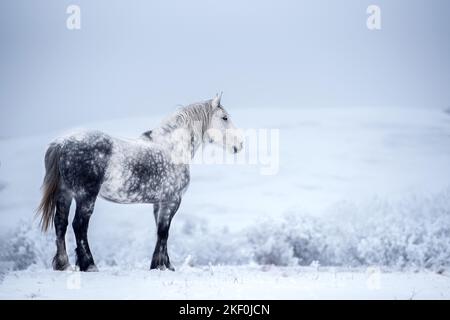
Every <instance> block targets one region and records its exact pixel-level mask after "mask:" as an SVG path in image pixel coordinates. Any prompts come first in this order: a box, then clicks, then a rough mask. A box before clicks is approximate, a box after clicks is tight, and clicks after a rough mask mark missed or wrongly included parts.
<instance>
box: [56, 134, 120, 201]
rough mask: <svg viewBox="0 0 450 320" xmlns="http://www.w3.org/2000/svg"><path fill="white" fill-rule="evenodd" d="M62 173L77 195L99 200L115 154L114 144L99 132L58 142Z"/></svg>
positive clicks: (68, 185)
mask: <svg viewBox="0 0 450 320" xmlns="http://www.w3.org/2000/svg"><path fill="white" fill-rule="evenodd" d="M59 143H60V145H61V151H60V163H59V167H60V173H61V177H62V180H63V183H64V186H65V187H66V188H68V189H69V190H70V191H72V192H74V193H75V194H77V193H78V194H81V195H83V194H87V195H89V194H92V195H93V196H96V195H97V194H98V192H99V190H100V187H101V184H102V181H103V179H104V176H105V172H106V169H107V167H108V163H109V160H110V158H111V156H112V152H113V143H114V140H113V138H111V137H110V136H109V135H107V134H105V133H103V132H100V131H84V132H80V133H76V134H72V135H68V136H65V137H64V138H61V139H59Z"/></svg>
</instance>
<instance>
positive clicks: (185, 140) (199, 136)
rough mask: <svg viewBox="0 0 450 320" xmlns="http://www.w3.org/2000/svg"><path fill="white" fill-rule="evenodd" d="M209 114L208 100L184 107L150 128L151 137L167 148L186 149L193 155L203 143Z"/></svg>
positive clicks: (209, 104) (209, 103)
mask: <svg viewBox="0 0 450 320" xmlns="http://www.w3.org/2000/svg"><path fill="white" fill-rule="evenodd" d="M210 114H211V102H210V101H208V102H205V103H202V104H193V105H190V106H188V107H185V108H184V109H182V110H180V111H179V112H178V113H175V114H173V115H172V116H170V117H169V118H168V119H166V120H165V121H164V122H163V123H162V124H161V125H160V126H159V127H157V128H155V129H154V130H152V133H151V136H152V139H153V140H154V142H157V143H161V144H162V145H165V146H167V147H168V148H169V149H170V148H171V149H177V150H184V149H186V150H187V149H188V150H189V152H190V153H191V156H192V157H193V156H194V154H195V152H196V151H197V150H198V148H199V147H200V145H201V144H202V143H203V134H204V132H205V131H206V129H207V127H208V126H209V121H210Z"/></svg>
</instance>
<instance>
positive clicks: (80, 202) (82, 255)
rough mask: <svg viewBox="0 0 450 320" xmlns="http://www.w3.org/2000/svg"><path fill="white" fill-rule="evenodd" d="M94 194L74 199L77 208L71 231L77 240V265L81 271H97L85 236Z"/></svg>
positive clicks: (92, 208)
mask: <svg viewBox="0 0 450 320" xmlns="http://www.w3.org/2000/svg"><path fill="white" fill-rule="evenodd" d="M95 200H96V196H86V197H82V198H78V199H76V203H77V209H76V211H75V217H74V219H73V222H72V227H73V231H74V232H75V238H76V240H77V248H76V250H75V253H76V255H77V263H76V264H77V266H79V267H80V270H81V271H98V269H97V267H96V266H95V263H94V258H93V257H92V254H91V250H90V249H89V243H88V238H87V231H88V227H89V219H90V218H91V215H92V213H93V212H94V205H95Z"/></svg>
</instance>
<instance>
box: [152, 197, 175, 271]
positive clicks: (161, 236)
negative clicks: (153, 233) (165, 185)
mask: <svg viewBox="0 0 450 320" xmlns="http://www.w3.org/2000/svg"><path fill="white" fill-rule="evenodd" d="M180 202H181V198H176V199H173V200H172V201H168V202H160V203H159V204H155V206H154V208H153V209H154V214H155V220H156V227H157V230H158V240H157V241H156V247H155V251H154V252H153V258H152V264H151V266H150V269H161V270H164V269H166V268H167V269H169V270H172V271H175V268H174V267H173V266H172V265H171V264H170V260H169V255H168V254H167V238H168V237H169V228H170V223H171V221H172V218H173V216H174V215H175V213H176V212H177V210H178V208H179V206H180Z"/></svg>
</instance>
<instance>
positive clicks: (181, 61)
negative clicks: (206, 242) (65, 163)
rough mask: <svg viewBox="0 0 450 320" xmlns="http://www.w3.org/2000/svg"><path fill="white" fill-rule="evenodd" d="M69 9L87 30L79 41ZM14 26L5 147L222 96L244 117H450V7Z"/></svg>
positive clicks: (191, 4) (442, 0)
mask: <svg viewBox="0 0 450 320" xmlns="http://www.w3.org/2000/svg"><path fill="white" fill-rule="evenodd" d="M69 4H77V5H79V6H80V8H81V30H72V31H71V30H68V29H67V28H66V19H67V17H68V15H67V14H66V8H67V6H68V5H69ZM370 4H377V5H379V6H380V8H381V14H382V29H381V30H379V31H370V30H368V29H367V27H366V19H367V14H366V9H367V6H368V5H370ZM0 18H1V19H0V49H1V50H0V136H12V135H18V134H21V135H26V134H33V133H38V132H44V131H49V130H53V129H61V128H64V127H67V126H72V125H77V124H82V123H86V122H91V121H97V120H101V119H108V118H117V117H123V116H134V115H153V114H161V113H167V112H170V111H172V110H173V109H174V107H175V106H176V105H178V104H186V103H189V102H194V101H197V100H202V99H206V98H208V97H210V96H212V95H213V94H214V93H215V92H217V91H220V90H223V91H224V104H225V105H226V106H227V107H228V108H229V109H231V110H232V108H245V107H258V108H259V107H265V108H288V107H289V108H302V107H319V106H329V107H342V106H370V107H377V106H405V107H439V108H445V107H448V106H450V40H449V39H450V19H449V18H450V1H448V0H423V1H413V0H395V1H392V0H391V1H381V0H371V1H365V0H343V1H337V0H328V1H326V0H308V1H299V0H292V1H288V0H277V1H275V0H273V1H267V0H254V1H244V0H227V1H221V2H220V3H219V2H218V1H213V0H190V1H186V0H177V1H173V0H169V1H168V0H164V1H162V0H161V1H148V0H142V1H136V0H133V1H107V0H103V1H99V0H96V1H92V0H86V1H81V0H72V1H62V0H59V1H56V0H53V1H51V0H40V1H32V0H28V1H23V0H2V1H1V2H0Z"/></svg>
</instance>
